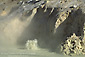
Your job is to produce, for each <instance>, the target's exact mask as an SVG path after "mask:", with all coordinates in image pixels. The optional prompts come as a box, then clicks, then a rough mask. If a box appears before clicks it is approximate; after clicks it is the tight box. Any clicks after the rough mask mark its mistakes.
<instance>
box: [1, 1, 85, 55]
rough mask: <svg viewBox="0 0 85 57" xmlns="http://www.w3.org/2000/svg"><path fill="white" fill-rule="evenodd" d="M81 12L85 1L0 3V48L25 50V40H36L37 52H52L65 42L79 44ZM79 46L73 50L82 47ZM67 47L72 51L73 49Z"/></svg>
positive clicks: (81, 34) (82, 17) (82, 16)
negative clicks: (18, 47)
mask: <svg viewBox="0 0 85 57" xmlns="http://www.w3.org/2000/svg"><path fill="white" fill-rule="evenodd" d="M84 12H85V1H84V0H0V46H1V45H2V46H3V45H5V46H8V47H11V46H12V45H13V46H15V45H17V46H20V47H22V46H23V47H25V44H26V41H27V40H34V39H37V40H38V45H39V47H40V48H45V49H49V50H50V51H55V50H56V48H58V46H59V45H60V44H61V43H63V42H64V41H67V42H69V41H68V40H73V41H79V43H80V42H81V41H83V40H84V39H85V38H83V40H81V39H80V38H82V37H83V36H84V33H83V24H84V22H85V13H84ZM73 33H75V34H74V35H72V34H73ZM71 36H72V37H71ZM74 36H75V37H74ZM67 37H69V38H68V39H67ZM75 38H76V39H77V40H75ZM66 39H67V40H66ZM31 42H33V41H31ZM83 42H84V41H83ZM69 43H71V42H69ZM79 43H78V42H76V44H75V46H77V47H78V45H80V46H81V45H82V44H81V43H80V44H79ZM73 44H74V43H72V44H70V45H73ZM77 44H78V45H77ZM27 45H28V44H27ZM30 45H31V44H30ZM63 45H66V46H69V45H68V44H66V43H65V44H63ZM30 47H31V46H30ZM70 47H71V48H70ZM70 47H68V49H70V50H71V49H72V47H73V46H70ZM82 47H83V46H82ZM31 48H32V47H31ZM28 49H30V48H29V47H28ZM33 49H34V48H33ZM68 49H64V50H68ZM80 49H81V48H80V47H79V50H80ZM74 50H75V49H74ZM79 50H76V51H75V54H76V52H77V51H79ZM58 51H60V50H59V49H58ZM58 51H57V52H58ZM62 51H63V50H62ZM71 51H72V50H71ZM83 51H84V50H83ZM63 52H64V53H65V51H63ZM68 52H69V53H68ZM80 53H82V52H80ZM80 53H78V54H80ZM69 54H71V52H70V51H69V50H68V51H67V55H69Z"/></svg>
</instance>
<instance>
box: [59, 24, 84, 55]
mask: <svg viewBox="0 0 85 57" xmlns="http://www.w3.org/2000/svg"><path fill="white" fill-rule="evenodd" d="M83 31H84V37H82V36H76V35H75V33H73V35H72V36H71V37H68V38H67V40H66V41H65V42H64V43H62V44H61V51H62V52H63V53H64V54H65V55H82V54H83V55H85V24H84V28H83Z"/></svg>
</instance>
